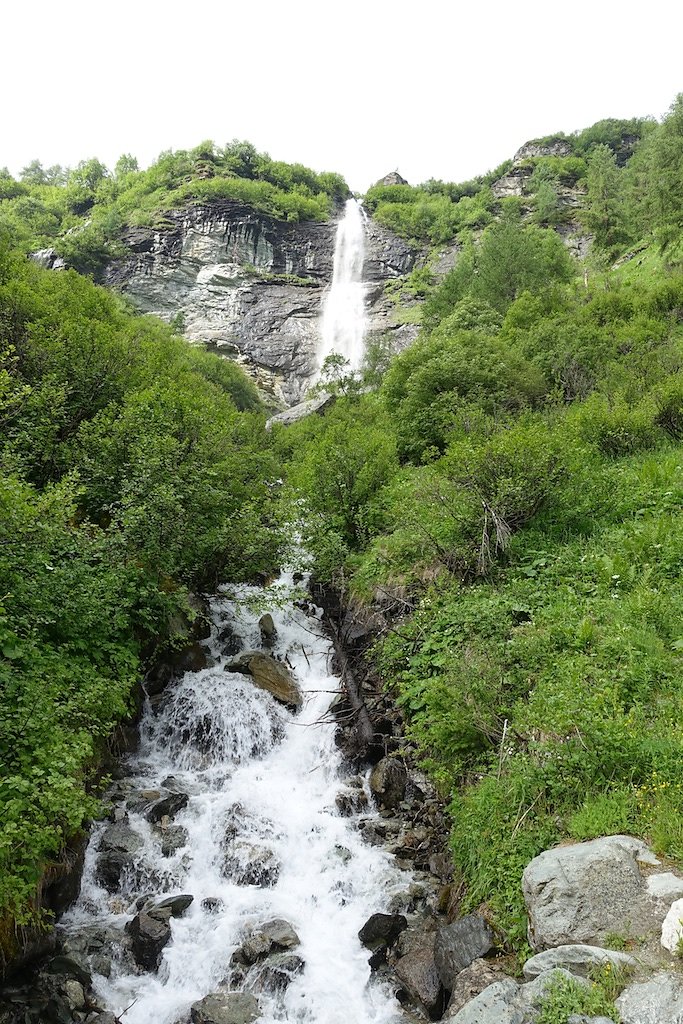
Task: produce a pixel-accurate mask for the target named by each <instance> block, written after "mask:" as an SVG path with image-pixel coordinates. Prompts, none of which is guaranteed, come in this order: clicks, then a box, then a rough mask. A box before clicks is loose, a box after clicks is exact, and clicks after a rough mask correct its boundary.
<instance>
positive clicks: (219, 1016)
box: [190, 992, 259, 1024]
mask: <svg viewBox="0 0 683 1024" xmlns="http://www.w3.org/2000/svg"><path fill="white" fill-rule="evenodd" d="M258 1015H259V1004H258V1001H257V999H256V998H255V996H252V995H249V994H248V993H246V992H213V993H211V995H208V996H204V998H203V999H200V1000H199V1001H198V1002H196V1003H193V1004H192V1007H191V1009H190V1019H191V1021H192V1024H252V1021H255V1020H256V1018H257V1017H258Z"/></svg>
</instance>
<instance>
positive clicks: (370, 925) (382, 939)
mask: <svg viewBox="0 0 683 1024" xmlns="http://www.w3.org/2000/svg"><path fill="white" fill-rule="evenodd" d="M407 927H408V921H407V920H406V918H405V917H404V916H403V914H373V915H372V917H369V918H368V919H367V921H366V922H365V924H364V925H363V927H362V928H361V930H360V931H359V932H358V938H359V939H360V941H361V942H362V943H363V945H364V946H367V948H368V949H379V947H380V946H393V944H394V943H395V942H396V939H397V938H398V937H399V935H400V934H401V932H403V931H405V930H406V928H407Z"/></svg>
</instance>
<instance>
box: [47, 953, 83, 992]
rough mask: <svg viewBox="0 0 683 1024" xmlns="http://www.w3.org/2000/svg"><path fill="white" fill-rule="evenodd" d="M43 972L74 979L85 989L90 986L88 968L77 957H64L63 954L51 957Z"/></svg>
mask: <svg viewBox="0 0 683 1024" xmlns="http://www.w3.org/2000/svg"><path fill="white" fill-rule="evenodd" d="M45 971H46V972H47V973H48V974H63V975H66V977H68V978H75V979H76V980H77V981H79V982H80V984H81V985H84V986H85V987H86V988H89V986H90V985H92V975H91V973H90V969H89V967H88V966H87V964H86V963H84V962H83V961H82V960H81V958H80V957H77V956H66V955H64V954H60V955H58V956H53V957H52V959H51V960H49V961H48V963H47V964H46V965H45Z"/></svg>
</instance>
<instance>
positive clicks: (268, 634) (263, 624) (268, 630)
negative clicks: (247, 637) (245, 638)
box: [258, 612, 277, 647]
mask: <svg viewBox="0 0 683 1024" xmlns="http://www.w3.org/2000/svg"><path fill="white" fill-rule="evenodd" d="M258 625H259V629H260V631H261V643H262V644H263V646H264V647H272V646H273V644H274V643H275V641H276V640H277V630H276V628H275V623H274V622H273V616H272V615H271V614H270V612H266V613H265V615H262V616H261V618H260V619H259V620H258Z"/></svg>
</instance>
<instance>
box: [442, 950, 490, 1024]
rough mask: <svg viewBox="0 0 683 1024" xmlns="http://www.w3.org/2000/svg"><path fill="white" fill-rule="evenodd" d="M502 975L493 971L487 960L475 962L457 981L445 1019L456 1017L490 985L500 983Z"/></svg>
mask: <svg viewBox="0 0 683 1024" xmlns="http://www.w3.org/2000/svg"><path fill="white" fill-rule="evenodd" d="M500 977H501V976H500V974H499V973H497V972H496V971H493V970H492V969H491V967H490V966H489V964H488V963H487V962H486V961H485V960H473V961H472V963H471V964H470V965H469V967H465V968H464V969H463V970H462V971H461V972H460V974H459V975H458V976H457V978H456V979H455V983H454V985H453V988H452V991H451V998H450V999H449V1001H448V1012H447V1014H446V1017H445V1019H449V1018H450V1017H454V1016H455V1014H456V1013H457V1012H458V1011H459V1010H461V1009H462V1008H463V1006H465V1005H466V1004H467V1003H468V1002H469V1001H470V1000H471V999H474V997H475V996H478V995H479V993H480V992H483V991H484V989H485V988H488V986H489V985H493V984H495V982H497V981H500Z"/></svg>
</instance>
